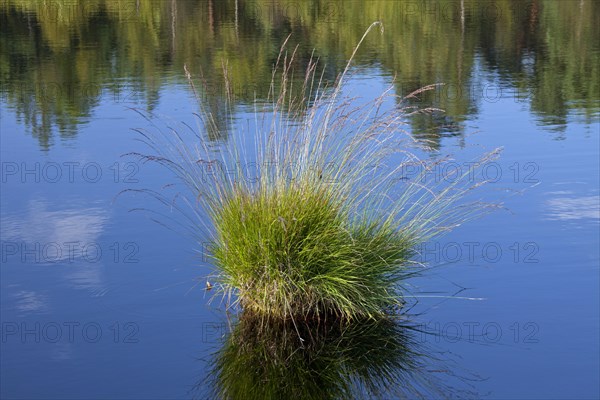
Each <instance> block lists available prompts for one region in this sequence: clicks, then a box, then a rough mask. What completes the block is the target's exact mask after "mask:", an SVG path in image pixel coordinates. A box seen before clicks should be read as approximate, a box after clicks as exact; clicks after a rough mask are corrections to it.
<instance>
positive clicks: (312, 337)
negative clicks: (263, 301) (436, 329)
mask: <svg viewBox="0 0 600 400" xmlns="http://www.w3.org/2000/svg"><path fill="white" fill-rule="evenodd" d="M430 334H431V333H426V332H424V331H423V330H421V329H419V327H418V325H416V324H414V323H413V322H412V319H411V318H410V317H409V316H406V315H398V316H395V317H389V318H383V319H379V320H364V321H355V322H353V323H350V324H339V323H337V322H336V323H331V322H316V321H303V322H300V321H295V322H294V321H291V320H290V321H285V322H282V321H266V320H265V319H263V318H262V317H260V316H256V315H255V314H252V313H249V312H243V311H242V312H241V313H240V314H239V316H237V317H236V318H235V321H233V322H232V323H231V324H230V325H229V331H228V332H226V334H225V335H223V338H222V344H221V348H220V349H218V350H217V351H216V352H215V353H213V354H212V356H211V357H210V359H209V361H208V365H209V371H210V372H209V374H208V376H207V377H206V378H203V379H202V380H200V381H199V382H198V384H197V385H196V386H195V387H194V389H193V391H192V394H193V397H194V398H207V396H208V398H221V399H290V398H298V399H356V398H457V397H458V398H472V397H473V398H474V397H479V395H478V394H477V393H476V392H475V389H474V387H473V385H472V383H473V381H476V380H478V379H480V378H478V377H475V376H472V374H469V373H464V372H463V373H460V374H456V373H455V371H454V370H455V369H456V368H450V366H451V364H453V361H452V359H451V357H449V356H448V355H447V354H442V353H440V352H436V350H435V349H434V348H433V347H431V346H430V345H429V344H428V343H427V341H426V340H424V337H425V335H430Z"/></svg>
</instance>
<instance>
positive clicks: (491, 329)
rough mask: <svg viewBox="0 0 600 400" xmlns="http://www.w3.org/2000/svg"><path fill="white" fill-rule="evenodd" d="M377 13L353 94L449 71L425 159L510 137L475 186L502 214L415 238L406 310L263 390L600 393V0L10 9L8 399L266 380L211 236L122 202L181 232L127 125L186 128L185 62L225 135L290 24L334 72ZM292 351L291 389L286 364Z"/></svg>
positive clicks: (0, 381) (245, 115) (156, 174)
mask: <svg viewBox="0 0 600 400" xmlns="http://www.w3.org/2000/svg"><path fill="white" fill-rule="evenodd" d="M373 21H382V23H383V26H384V30H383V33H381V34H380V33H379V32H378V31H377V32H375V31H373V32H371V33H370V34H369V36H368V37H367V38H366V39H365V42H364V43H363V45H362V47H361V48H360V49H359V50H358V52H357V55H356V58H355V60H354V62H353V64H352V67H351V69H350V73H349V76H348V79H347V81H346V86H345V90H346V91H348V93H350V94H351V95H353V96H360V97H362V98H372V97H375V96H377V95H378V94H379V93H380V92H381V91H382V90H385V89H386V88H387V87H388V86H389V85H393V90H394V92H395V93H396V94H398V95H399V96H405V95H407V94H409V93H411V92H412V91H414V90H417V89H419V88H421V87H423V86H426V85H431V84H440V83H443V84H444V85H440V86H437V87H436V88H435V89H434V90H431V91H429V92H426V93H423V94H421V95H419V96H418V98H416V99H412V100H411V102H410V104H411V105H415V106H420V107H434V108H439V109H442V110H444V112H443V113H442V112H436V113H432V114H419V115H415V116H414V117H410V118H408V121H407V122H408V125H407V126H408V129H409V130H410V133H411V135H412V136H413V137H414V138H415V139H416V140H417V141H422V142H423V143H427V144H428V146H429V147H430V149H429V151H428V152H427V153H426V154H424V156H425V157H428V158H432V159H435V158H442V157H444V156H446V155H448V154H452V155H453V157H454V159H455V164H454V166H455V168H458V169H460V170H462V171H464V170H465V169H468V168H469V166H470V164H469V163H470V162H471V161H472V160H473V159H474V158H475V157H477V155H480V154H481V153H483V152H485V151H490V150H492V149H495V148H498V147H501V148H503V151H502V154H501V157H500V158H499V159H498V160H495V161H493V162H490V163H489V164H488V165H486V166H485V167H484V170H483V173H484V174H485V176H486V178H487V179H488V180H490V181H491V183H489V184H487V185H485V186H482V187H481V188H480V189H479V195H480V196H481V197H482V198H484V199H485V200H487V201H492V202H495V201H501V202H502V203H503V209H501V210H498V211H496V212H494V213H492V214H490V215H487V216H485V217H484V218H482V219H478V220H475V221H472V222H469V223H466V224H464V225H463V226H460V227H459V228H457V229H455V230H454V231H452V232H451V233H449V234H447V235H445V236H443V237H441V238H440V239H436V240H435V241H432V242H429V243H426V244H424V245H423V247H422V248H420V253H421V254H420V257H421V258H420V261H422V262H423V263H425V264H426V265H428V266H431V267H436V268H432V269H431V271H428V273H425V274H424V276H423V277H421V278H418V279H415V280H414V282H411V287H412V295H413V296H414V298H415V302H416V305H415V306H414V307H413V308H412V309H411V311H410V313H411V315H413V317H411V318H410V322H409V323H408V322H406V323H405V322H404V321H403V322H402V323H400V324H399V325H398V326H393V327H390V326H384V327H380V326H379V327H373V328H370V327H368V326H367V327H364V331H361V330H359V331H358V332H347V335H342V334H340V333H339V332H333V333H331V332H327V334H322V333H320V334H319V335H321V334H322V335H323V338H324V339H323V340H320V339H319V341H316V342H315V345H314V348H312V349H313V350H315V351H316V353H315V354H318V356H317V355H315V356H314V359H315V360H318V361H319V363H318V367H315V366H314V365H317V364H313V367H311V368H308V369H306V365H304V364H302V362H304V361H303V360H302V359H300V360H298V359H297V357H296V356H295V354H296V353H294V351H290V349H289V348H285V347H284V348H281V349H280V350H281V353H279V352H277V353H269V354H271V356H273V359H274V363H273V365H272V369H271V370H269V371H270V372H271V373H273V374H272V375H269V376H270V377H272V378H271V379H272V380H271V381H270V384H272V385H273V384H274V382H277V379H280V380H285V379H306V381H305V382H307V383H308V382H314V379H316V378H315V376H322V375H323V374H324V372H323V373H321V372H320V371H329V372H328V374H327V377H328V378H331V377H335V376H336V375H335V373H337V372H338V371H345V373H348V371H350V372H351V373H354V374H356V376H357V377H359V378H360V377H363V378H364V377H370V379H375V381H376V379H377V377H379V378H381V376H383V374H384V373H385V372H386V371H388V372H389V371H392V372H390V374H391V376H393V377H395V378H394V379H392V381H395V384H396V385H401V386H402V387H401V388H400V387H391V388H389V389H390V391H389V392H387V393H384V394H381V397H383V398H389V397H392V398H394V397H408V398H414V397H425V398H440V397H444V395H447V396H448V397H450V396H457V397H461V396H464V397H476V398H480V397H486V398H491V399H507V398H519V399H521V398H557V399H566V398H582V399H583V398H589V399H594V398H598V397H600V387H599V380H598V376H600V250H599V249H600V246H599V244H600V183H599V182H600V40H599V38H600V2H598V1H590V0H548V1H542V0H538V1H535V0H513V1H511V0H504V1H500V0H497V1H474V0H473V1H471V0H464V1H458V0H457V1H442V0H440V1H399V0H398V1H394V0H383V1H379V0H370V1H368V2H363V1H357V0H351V1H344V2H326V1H308V0H307V1H284V0H282V1H259V0H255V1H250V0H247V1H243V0H226V1H202V2H194V1H143V0H138V1H135V0H133V1H111V0H106V1H93V0H90V1H86V2H81V3H79V2H74V1H47V2H36V1H11V0H4V1H2V2H0V77H1V82H0V113H1V114H0V158H1V164H2V171H1V179H2V181H1V194H0V200H1V210H0V218H1V220H0V221H1V227H0V236H1V268H0V278H1V281H0V289H1V292H0V300H1V307H0V311H1V315H0V320H1V324H2V332H1V341H0V346H1V352H0V368H1V374H0V397H2V398H3V399H4V398H6V399H21V398H27V399H30V398H39V399H50V398H52V399H54V398H65V399H67V398H72V399H83V398H94V399H97V398H144V399H147V398H160V399H164V398H194V397H199V398H210V396H212V395H214V391H212V389H211V382H212V381H211V377H214V370H213V369H212V368H213V367H214V363H215V357H214V354H215V352H216V351H218V350H219V349H221V352H220V353H218V354H220V356H221V358H217V360H220V361H221V362H222V364H219V365H221V371H223V370H226V371H230V372H231V371H235V373H236V374H237V375H235V376H238V375H239V376H240V381H239V382H237V381H236V380H235V379H234V380H233V381H232V375H227V374H222V376H223V377H225V378H227V379H229V381H226V379H225V378H224V381H225V382H229V384H232V382H233V383H240V382H241V383H244V382H246V381H244V379H250V381H251V380H252V376H253V375H251V374H249V373H248V374H246V375H244V371H247V370H249V369H251V368H252V365H253V364H252V363H253V361H254V359H253V358H252V357H253V356H254V355H255V353H253V352H250V353H248V358H245V359H238V358H235V357H233V358H232V357H231V354H230V353H228V351H231V349H232V348H233V349H235V348H236V346H239V345H240V340H239V337H240V332H242V337H247V342H244V343H243V344H247V345H248V346H252V345H257V343H258V345H260V343H262V342H260V341H259V340H258V339H256V338H254V337H253V336H252V332H253V331H252V329H249V328H248V326H249V325H248V321H245V320H243V319H242V320H241V321H238V322H236V320H235V318H234V317H232V318H230V319H228V317H227V315H228V313H227V310H226V305H225V303H223V302H221V301H220V299H218V298H216V299H214V300H213V301H212V302H210V303H209V299H210V298H211V295H212V292H207V291H206V290H205V281H206V277H207V276H209V275H210V274H211V273H212V271H213V267H212V266H211V264H210V263H209V262H206V260H205V259H203V257H202V255H201V250H202V246H203V244H202V243H198V242H197V241H196V240H195V239H194V238H192V237H190V236H186V235H185V234H184V232H181V231H178V230H177V229H175V230H170V229H168V228H166V227H165V226H163V225H161V224H160V223H156V222H155V221H154V220H153V218H149V217H148V215H147V213H139V212H130V210H131V209H136V208H145V209H149V210H154V211H156V212H157V213H160V215H159V216H158V218H155V219H159V220H161V221H164V220H165V219H168V220H171V221H174V222H177V221H180V220H181V218H182V217H181V216H180V215H178V214H177V213H176V212H175V211H174V210H172V209H169V208H168V207H165V206H164V205H161V204H158V203H157V202H156V201H154V200H153V199H152V198H151V197H149V196H145V195H143V194H141V193H129V194H127V195H122V194H121V195H120V193H121V192H122V191H123V190H126V189H155V190H161V188H164V186H165V184H167V183H171V182H172V181H173V177H172V176H171V175H169V173H168V172H167V171H165V170H164V169H161V168H157V167H156V166H153V165H152V164H146V163H141V162H139V161H138V160H136V159H135V158H131V157H127V156H123V155H124V154H127V153H130V152H143V151H145V150H146V148H145V147H144V146H143V144H142V143H140V142H139V141H138V140H136V139H139V137H138V136H136V133H135V132H133V131H132V128H138V127H144V126H147V125H148V121H146V120H145V119H144V118H143V117H142V115H141V114H140V112H136V111H135V110H134V109H136V110H138V111H142V112H147V113H153V114H154V115H155V116H157V118H158V119H160V120H161V121H167V123H171V122H172V123H173V124H178V123H181V122H184V123H188V124H191V125H193V124H195V122H194V117H193V113H197V112H198V103H197V102H196V99H195V97H194V94H193V93H192V91H191V89H190V86H189V84H188V81H187V79H186V75H185V72H184V66H185V67H186V68H187V69H188V70H189V72H190V73H191V74H192V75H193V76H194V77H198V80H200V78H199V77H200V76H202V77H203V81H204V85H201V86H199V87H201V90H202V93H201V94H202V99H203V107H205V108H206V109H208V110H210V111H211V112H212V113H213V114H214V115H215V116H216V119H215V123H216V127H217V129H215V130H214V131H211V132H208V133H207V135H210V136H209V139H210V140H211V141H212V142H213V143H214V145H215V146H218V145H219V143H224V142H226V141H228V140H231V137H233V136H235V135H236V132H238V131H239V129H238V128H239V126H240V125H242V124H244V123H245V121H247V120H248V119H251V118H253V113H254V111H253V103H254V101H255V99H256V100H258V101H261V100H265V99H266V98H267V96H268V93H269V88H270V83H271V79H272V68H273V65H274V64H275V63H276V61H277V57H278V55H279V51H280V48H281V45H282V43H283V42H284V41H285V40H286V38H287V37H288V36H289V39H288V45H287V48H289V49H290V51H291V50H292V49H294V48H295V46H298V47H297V50H296V59H295V60H296V61H295V63H296V64H297V66H298V67H302V66H303V65H305V64H306V63H307V62H308V60H310V59H311V57H313V58H318V59H319V63H320V64H319V65H320V68H321V69H320V71H319V72H320V73H322V76H323V79H324V80H326V81H331V82H333V81H334V80H335V79H336V77H337V76H338V74H340V73H341V72H342V71H343V69H344V67H345V66H346V63H347V60H348V58H349V57H350V55H351V54H352V51H353V49H354V46H355V45H356V43H357V42H358V41H359V40H360V38H361V37H362V35H363V33H364V31H365V29H366V28H367V27H368V26H369V25H370V24H371V23H372V22H373ZM224 69H226V70H227V75H228V77H229V82H228V85H226V81H225V79H224V78H223V70H224ZM226 90H229V92H230V94H232V96H233V99H234V101H233V103H229V102H228V100H227V96H226V95H225V92H226ZM358 101H360V100H358ZM385 106H386V107H396V106H397V104H386V105H385ZM228 107H231V108H232V110H233V115H234V120H233V123H232V122H231V120H230V119H228V118H227V110H228ZM450 173H451V172H450V171H446V170H439V171H434V172H432V175H431V176H429V179H432V180H443V179H446V178H447V177H448V174H450ZM175 225H176V224H175ZM250 326H251V325H250ZM231 331H233V332H234V333H235V335H233V336H232V335H230V332H231ZM423 331H425V332H427V333H426V334H423ZM390 332H392V333H390ZM244 335H246V336H244ZM319 335H317V337H319V338H320V337H321V336H319ZM386 335H387V336H388V337H390V335H391V336H393V337H394V338H395V340H391V341H385V340H383V339H382V337H385V336H386ZM273 337H274V338H275V339H274V340H281V337H279V336H278V334H277V333H275V334H274V335H273ZM365 337H366V338H369V341H367V340H365ZM357 338H358V339H357ZM263 339H264V338H263ZM271 339H272V337H271V336H269V338H268V339H265V340H271ZM290 340H291V339H290ZM367 342H368V343H367ZM286 343H288V342H286ZM290 343H293V340H291V342H290ZM384 343H387V345H390V346H392V347H391V350H390V352H389V353H388V354H386V353H385V352H382V351H381V349H382V347H385V346H386V344H384ZM390 343H391V344H390ZM267 347H268V346H267ZM245 349H246V351H248V348H245ZM250 349H252V347H250ZM340 349H344V351H341V350H340ZM286 351H289V353H286ZM365 354H368V355H369V356H368V357H366V359H363V358H361V355H362V356H364V355H365ZM400 354H402V355H403V357H400ZM413 356H414V357H413ZM319 357H320V358H319ZM311 359H313V358H312V355H311ZM282 360H292V361H293V362H294V364H292V366H291V367H290V369H289V371H291V372H290V373H292V372H293V373H294V376H295V377H296V378H291V377H289V376H286V375H285V373H283V374H279V373H278V372H277V371H279V370H281V368H279V367H280V366H281V365H283V364H284V363H283V361H282ZM332 360H337V361H336V362H334V361H332ZM367 361H369V362H367ZM371 361H372V363H371ZM277 362H279V364H277ZM223 363H224V364H223ZM324 366H326V367H327V368H325V367H324ZM228 368H229V369H228ZM265 368H266V367H265ZM278 368H279V369H278ZM211 371H213V375H211ZM274 371H275V372H277V373H275V372H274ZM299 371H302V372H303V373H306V375H301V374H300V372H299ZM394 371H395V372H394ZM231 373H233V372H231ZM320 374H321V375H320ZM340 376H343V375H340ZM299 377H300V378H299ZM359 378H357V379H358V383H357V384H356V387H354V388H353V390H355V392H354V394H355V395H356V396H357V397H360V396H363V397H369V396H370V395H369V392H368V385H369V382H372V381H370V380H368V379H362V380H361V379H359ZM298 382H302V381H301V380H300V381H298ZM298 382H296V383H298ZM328 382H330V381H328ZM331 382H333V381H331ZM241 383H240V387H241V388H244V386H242V385H241ZM275 386H277V385H276V384H275ZM392 386H393V385H392ZM304 387H305V388H307V387H308V385H305V386H304ZM330 388H331V390H329V389H330ZM338 389H339V387H338V386H335V385H330V386H327V385H325V384H324V385H323V391H324V392H323V393H324V395H325V394H327V395H330V396H332V397H339V396H342V397H343V393H345V392H344V391H343V390H342V391H339V390H338ZM454 389H456V391H455V390H454ZM298 397H302V396H301V395H298Z"/></svg>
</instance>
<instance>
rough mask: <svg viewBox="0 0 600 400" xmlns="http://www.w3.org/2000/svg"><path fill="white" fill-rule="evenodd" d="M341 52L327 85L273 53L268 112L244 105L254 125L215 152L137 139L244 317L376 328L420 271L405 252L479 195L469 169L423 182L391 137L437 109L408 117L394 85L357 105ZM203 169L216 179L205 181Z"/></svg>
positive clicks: (404, 145) (416, 165)
mask: <svg viewBox="0 0 600 400" xmlns="http://www.w3.org/2000/svg"><path fill="white" fill-rule="evenodd" d="M378 25H379V24H378V23H374V24H373V25H372V26H371V27H369V29H368V30H367V32H365V36H366V35H367V34H368V32H369V31H370V30H371V29H372V28H373V27H375V26H378ZM365 36H363V38H362V39H361V40H360V42H359V44H358V45H357V48H356V49H355V50H354V53H356V51H357V49H358V47H359V46H360V43H361V42H362V40H363V39H364V37H365ZM354 53H353V54H352V55H351V57H350V60H349V61H348V65H347V66H346V69H345V70H344V71H343V72H342V73H341V74H340V75H339V76H338V78H337V80H336V81H335V83H334V84H333V85H331V86H328V85H327V84H326V83H325V80H324V79H323V75H322V74H319V73H318V71H319V68H318V62H317V61H318V60H315V59H311V60H309V62H308V65H307V66H306V69H305V70H304V71H302V73H301V74H300V75H299V74H298V73H297V72H296V73H295V72H294V68H292V66H293V65H294V63H295V57H296V49H292V50H290V51H288V50H287V43H284V45H283V46H282V49H281V52H280V55H279V58H278V59H277V62H276V64H275V66H274V72H273V81H272V85H271V95H270V98H269V101H267V102H266V103H263V104H260V103H259V102H258V101H257V102H256V104H255V111H254V115H255V116H254V120H253V121H252V122H251V123H249V124H247V125H248V126H245V127H243V126H241V125H240V124H237V126H238V128H237V132H236V133H235V134H233V135H230V137H229V138H228V140H227V141H226V142H224V143H219V144H217V145H215V144H214V143H212V142H210V140H208V139H206V136H205V135H202V134H198V133H197V132H196V131H194V130H190V131H191V132H193V135H192V138H191V140H188V139H185V138H184V135H183V133H182V132H181V131H177V130H174V129H167V131H166V132H165V131H163V133H164V135H162V136H161V139H160V140H159V139H158V138H157V136H156V135H152V134H149V133H148V132H146V131H140V132H141V133H142V134H143V136H144V138H145V139H146V141H147V142H148V143H149V144H150V146H151V147H152V148H153V149H155V150H156V151H157V152H158V153H159V154H160V155H159V156H153V157H149V156H143V157H144V158H145V159H147V160H152V161H157V162H159V163H161V164H163V165H165V166H167V167H168V168H170V169H171V170H173V171H174V172H175V173H176V174H177V175H178V176H179V178H180V179H181V180H182V181H183V182H184V183H186V184H187V186H188V187H189V188H190V189H191V196H190V197H189V199H188V204H189V205H190V206H191V208H192V210H193V213H192V223H193V224H195V225H197V226H199V227H200V228H201V231H202V232H203V234H204V235H209V236H210V241H211V242H212V245H211V246H210V249H211V251H210V254H209V256H210V257H212V260H213V262H214V265H215V269H216V274H215V275H216V277H215V279H216V282H217V283H216V285H215V287H216V288H217V289H218V291H220V292H221V293H223V294H224V295H225V297H226V298H230V299H234V300H233V303H235V304H239V305H241V306H242V307H243V308H244V309H245V310H248V311H252V312H255V313H256V314H258V315H261V314H262V315H266V316H269V317H270V318H271V317H275V318H280V319H284V320H285V319H292V320H298V319H312V318H316V319H320V318H322V317H324V316H327V315H330V316H334V317H335V318H340V319H342V320H357V319H362V318H376V317H378V316H382V315H384V314H386V313H388V312H389V311H390V310H393V309H394V308H396V307H398V306H399V305H401V304H402V295H403V293H402V285H403V282H405V279H406V278H407V277H410V276H412V275H413V274H415V272H416V271H417V270H418V269H419V265H418V263H415V262H414V261H413V256H414V255H415V251H416V246H417V245H418V244H420V243H422V242H423V241H424V240H428V239H430V238H432V237H433V236H435V235H437V234H439V233H441V232H445V231H447V230H449V229H451V228H453V227H455V226H457V225H458V224H460V223H463V222H464V221H466V220H468V219H470V218H472V217H475V216H477V215H478V214H479V213H480V212H481V211H483V210H484V207H481V205H479V204H476V203H472V204H463V205H459V203H458V202H459V200H461V199H463V198H464V196H465V195H466V194H467V193H468V192H470V191H471V190H472V189H473V188H474V187H476V186H478V185H479V184H481V183H483V182H479V183H477V184H474V183H473V181H472V180H470V179H468V178H467V174H471V173H472V171H466V172H464V174H463V175H460V176H455V177H454V178H453V179H452V180H451V181H447V180H445V181H442V182H439V181H434V182H432V183H430V182H427V181H426V179H424V178H426V177H427V175H428V174H429V173H431V171H432V170H434V169H436V168H437V167H439V166H440V164H442V163H443V162H444V161H445V160H443V159H438V160H437V161H430V160H421V159H419V158H418V157H416V156H415V155H414V154H413V152H412V151H411V150H412V149H416V148H417V147H418V146H419V143H417V142H416V141H415V140H413V138H412V136H411V135H410V134H409V133H408V132H406V131H405V130H404V128H405V127H406V124H407V119H408V118H410V116H411V115H412V114H414V113H423V112H425V113H427V112H436V110H431V109H420V110H417V109H414V108H412V107H410V106H407V105H406V100H407V98H399V97H398V96H397V95H395V94H394V91H393V86H392V87H390V88H389V89H388V90H386V91H384V92H383V93H381V95H380V96H378V97H377V98H375V99H373V100H368V101H363V100H358V101H357V99H355V98H352V97H349V96H347V95H345V94H344V92H343V89H344V83H345V81H346V79H348V77H349V71H350V65H351V62H352V59H353V57H354ZM186 71H187V70H186ZM224 74H225V77H226V78H227V68H226V64H224ZM299 76H300V78H298V77H299ZM188 78H189V80H190V83H191V86H192V88H193V90H194V92H195V93H196V96H197V98H198V100H199V104H200V106H201V112H200V113H199V118H200V121H201V124H202V126H201V129H202V130H204V131H208V132H213V133H214V132H215V131H216V130H218V129H219V127H218V126H217V125H216V123H215V116H214V115H212V114H211V113H210V112H209V111H206V110H205V109H203V108H202V107H203V106H202V105H203V102H202V99H201V97H202V96H201V93H199V91H197V89H196V86H195V84H194V82H193V79H192V77H191V76H189V74H188ZM430 88H431V87H429V88H423V89H421V90H419V91H417V92H414V93H412V94H410V95H409V96H408V98H411V97H416V96H418V95H419V94H420V93H421V92H423V91H425V90H428V89H430ZM226 98H227V99H229V97H227V96H226ZM228 101H232V99H229V100H228ZM390 103H391V105H390ZM230 118H231V123H232V125H236V122H235V120H234V116H233V113H232V115H230ZM187 128H189V127H188V126H187V125H186V129H187ZM482 162H484V160H479V163H482ZM250 164H252V165H254V166H256V167H257V168H256V171H257V173H256V174H255V175H253V176H252V178H249V177H248V174H247V167H248V165H250ZM208 165H210V166H211V171H213V169H212V166H213V165H218V166H219V168H217V169H218V170H220V171H223V173H211V174H210V176H209V177H208V179H207V174H206V171H207V169H206V168H207V166H208ZM409 170H410V171H418V172H417V173H415V174H412V175H410V176H407V175H406V172H407V171H409ZM192 199H193V200H192ZM164 202H165V203H166V204H169V206H171V207H174V206H175V207H176V205H174V203H173V202H171V201H167V200H164Z"/></svg>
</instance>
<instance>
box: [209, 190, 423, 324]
mask: <svg viewBox="0 0 600 400" xmlns="http://www.w3.org/2000/svg"><path fill="white" fill-rule="evenodd" d="M274 187H275V189H272V190H269V191H258V192H257V193H253V194H249V193H248V192H246V191H245V190H243V189H240V190H235V189H234V190H232V193H231V194H230V195H229V196H227V197H228V200H227V201H225V202H224V203H223V204H222V207H221V208H219V209H218V211H217V212H215V215H213V218H214V222H215V227H216V231H217V243H216V244H215V247H214V248H213V256H214V258H215V260H216V263H217V266H218V268H219V269H220V270H221V271H222V276H221V279H222V282H221V283H222V284H224V286H225V287H228V288H230V289H235V291H236V292H237V295H238V298H239V300H240V304H241V305H242V306H243V308H244V309H245V310H249V311H255V312H258V313H264V314H265V315H268V316H269V317H278V318H290V317H291V318H302V317H303V318H320V317H321V316H326V315H333V316H335V317H339V318H344V319H353V318H359V317H360V318H364V317H377V316H381V315H383V314H384V313H385V311H386V310H388V311H389V308H390V307H394V306H395V305H398V304H399V300H400V298H399V293H398V290H397V289H398V287H397V286H398V282H399V281H400V280H401V279H402V278H403V274H404V273H406V269H405V268H403V266H405V265H406V263H407V262H408V259H409V257H410V256H411V248H412V247H413V245H414V240H413V237H412V235H410V234H408V233H406V232H402V231H398V230H397V229H392V227H389V226H386V224H385V223H379V222H378V221H360V220H356V218H354V219H353V218H351V216H350V215H349V213H348V212H347V210H346V208H345V206H344V204H340V200H338V199H337V196H336V195H335V193H334V192H333V190H332V189H331V188H327V187H326V186H325V185H320V184H319V183H315V184H313V185H311V184H304V185H275V186H274ZM336 200H337V201H336Z"/></svg>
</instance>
